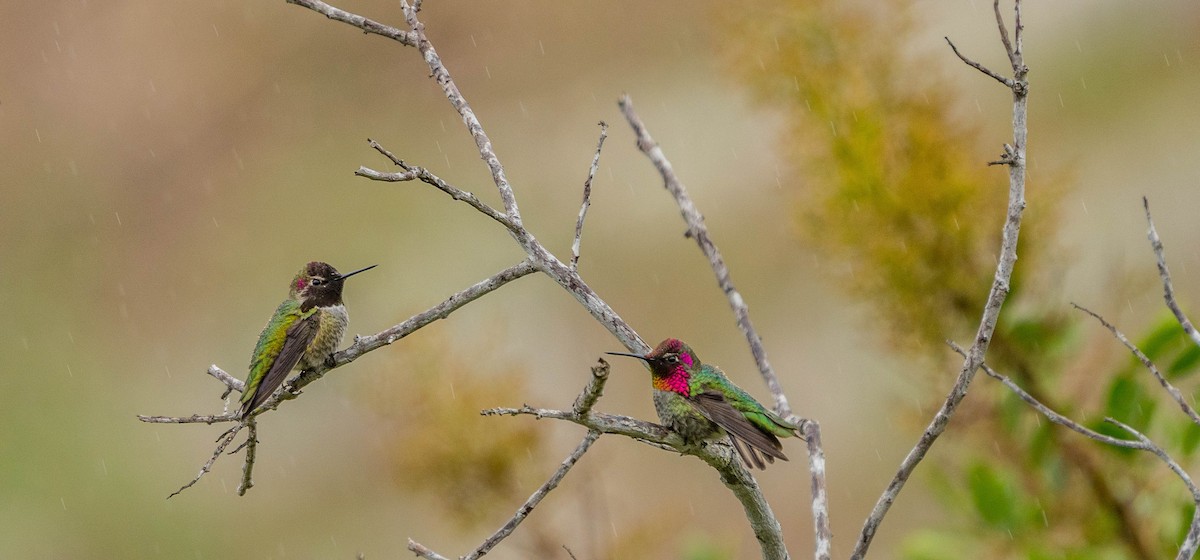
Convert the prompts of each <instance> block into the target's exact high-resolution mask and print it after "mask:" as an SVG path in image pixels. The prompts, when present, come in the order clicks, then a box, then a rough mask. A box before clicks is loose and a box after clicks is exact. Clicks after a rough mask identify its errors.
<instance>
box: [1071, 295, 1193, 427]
mask: <svg viewBox="0 0 1200 560" xmlns="http://www.w3.org/2000/svg"><path fill="white" fill-rule="evenodd" d="M1071 307H1074V308H1075V309H1078V310H1080V311H1082V312H1084V313H1087V314H1088V315H1091V316H1092V317H1094V318H1095V319H1096V320H1097V321H1100V324H1101V325H1104V328H1106V329H1108V332H1110V333H1112V335H1113V336H1114V337H1115V338H1116V339H1117V340H1118V341H1120V343H1121V344H1123V345H1124V346H1125V348H1128V349H1129V352H1130V353H1132V354H1133V357H1134V358H1137V360H1138V362H1141V364H1142V365H1143V366H1145V368H1146V369H1147V370H1149V371H1150V373H1151V374H1152V375H1153V376H1154V379H1156V380H1158V384H1159V385H1161V386H1162V388H1163V389H1164V390H1166V392H1167V394H1169V395H1171V398H1172V399H1174V400H1175V403H1176V404H1178V405H1179V409H1180V410H1182V411H1183V413H1184V414H1186V415H1187V417H1188V418H1191V419H1192V422H1195V423H1196V424H1198V425H1200V415H1198V414H1196V409H1194V408H1192V405H1191V404H1188V402H1187V397H1184V396H1183V392H1182V391H1180V390H1179V389H1177V388H1176V387H1175V386H1174V385H1172V384H1171V382H1170V381H1167V378H1166V377H1165V376H1164V375H1163V374H1162V372H1160V371H1158V368H1157V367H1155V365H1154V362H1152V361H1150V357H1149V356H1147V355H1146V354H1144V353H1143V352H1142V350H1141V349H1140V348H1138V347H1137V346H1136V345H1135V344H1134V343H1132V342H1130V341H1129V339H1128V338H1126V337H1125V334H1124V333H1122V332H1121V331H1120V330H1118V329H1117V327H1116V326H1114V325H1113V324H1112V323H1109V322H1108V321H1106V320H1105V319H1104V317H1101V316H1100V314H1098V313H1096V312H1094V311H1092V310H1091V309H1088V308H1086V307H1083V306H1081V305H1078V304H1075V303H1072V304H1071Z"/></svg>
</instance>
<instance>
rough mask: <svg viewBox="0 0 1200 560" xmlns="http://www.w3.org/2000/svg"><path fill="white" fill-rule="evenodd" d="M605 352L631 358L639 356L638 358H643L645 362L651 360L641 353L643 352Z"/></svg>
mask: <svg viewBox="0 0 1200 560" xmlns="http://www.w3.org/2000/svg"><path fill="white" fill-rule="evenodd" d="M605 354H611V355H613V356H629V357H630V358H637V359H639V360H641V361H643V362H648V361H649V360H647V359H646V357H645V356H643V355H641V354H630V353H628V352H605Z"/></svg>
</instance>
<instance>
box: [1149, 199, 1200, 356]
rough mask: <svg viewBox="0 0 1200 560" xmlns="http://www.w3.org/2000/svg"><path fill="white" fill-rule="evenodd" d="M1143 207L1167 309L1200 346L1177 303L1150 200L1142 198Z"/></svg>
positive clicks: (1196, 336)
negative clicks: (1155, 227)
mask: <svg viewBox="0 0 1200 560" xmlns="http://www.w3.org/2000/svg"><path fill="white" fill-rule="evenodd" d="M1142 206H1144V207H1145V208H1146V223H1147V224H1149V225H1150V231H1149V232H1148V233H1147V236H1148V237H1149V238H1150V247H1151V248H1153V249H1154V257H1155V259H1157V260H1158V276H1159V277H1160V278H1162V284H1163V299H1164V300H1166V302H1167V309H1170V310H1171V313H1173V314H1175V320H1177V321H1179V325H1180V326H1182V327H1183V332H1185V333H1187V335H1188V337H1190V338H1191V339H1192V342H1195V343H1196V344H1197V345H1200V332H1196V327H1195V326H1194V325H1193V324H1192V321H1191V319H1188V318H1187V315H1185V314H1184V313H1183V309H1182V308H1181V307H1179V302H1177V301H1175V286H1174V285H1173V284H1172V283H1171V272H1170V271H1169V270H1167V257H1166V255H1165V254H1164V253H1163V244H1162V239H1159V237H1158V230H1156V229H1154V219H1153V218H1151V217H1150V200H1149V199H1147V198H1146V197H1144V196H1143V197H1142Z"/></svg>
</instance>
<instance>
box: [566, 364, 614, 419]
mask: <svg viewBox="0 0 1200 560" xmlns="http://www.w3.org/2000/svg"><path fill="white" fill-rule="evenodd" d="M607 382H608V362H606V361H604V358H600V359H599V360H598V361H597V363H596V365H594V366H592V380H591V381H588V384H587V387H584V388H583V392H582V393H579V396H578V397H576V398H575V404H572V405H571V412H574V413H575V415H576V416H586V415H587V414H588V413H589V412H591V411H592V407H593V406H595V404H596V401H598V400H600V395H602V394H604V384H605V383H607Z"/></svg>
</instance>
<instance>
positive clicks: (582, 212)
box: [571, 121, 608, 270]
mask: <svg viewBox="0 0 1200 560" xmlns="http://www.w3.org/2000/svg"><path fill="white" fill-rule="evenodd" d="M605 138H608V124H606V123H605V122H604V121H600V140H599V141H597V142H596V155H594V156H592V165H591V167H588V176H587V179H586V180H585V181H584V182H583V204H581V205H580V207H579V219H578V220H576V221H575V242H574V243H572V244H571V270H579V245H580V243H581V242H582V239H583V219H584V218H586V217H587V211H588V207H589V206H591V205H592V179H593V178H595V177H596V171H597V170H598V169H599V168H600V150H601V149H602V148H604V139H605Z"/></svg>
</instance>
